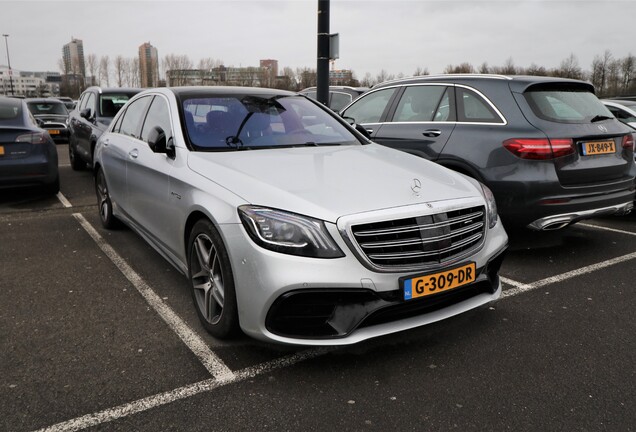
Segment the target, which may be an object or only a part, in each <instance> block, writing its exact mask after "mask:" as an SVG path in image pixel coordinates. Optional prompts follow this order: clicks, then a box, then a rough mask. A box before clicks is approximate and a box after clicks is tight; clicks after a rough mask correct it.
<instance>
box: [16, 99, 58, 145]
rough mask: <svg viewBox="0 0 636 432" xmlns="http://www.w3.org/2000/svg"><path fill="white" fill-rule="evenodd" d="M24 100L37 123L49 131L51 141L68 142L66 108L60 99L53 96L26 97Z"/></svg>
mask: <svg viewBox="0 0 636 432" xmlns="http://www.w3.org/2000/svg"><path fill="white" fill-rule="evenodd" d="M26 101H27V106H28V107H29V111H31V114H33V117H35V120H36V121H37V122H38V125H39V126H40V127H41V128H42V129H46V130H47V131H48V132H49V135H51V138H53V141H55V142H56V143H60V142H63V143H66V142H68V128H67V126H66V122H67V121H68V110H67V109H66V106H65V105H64V103H63V102H62V101H60V100H58V99H55V98H28V99H26Z"/></svg>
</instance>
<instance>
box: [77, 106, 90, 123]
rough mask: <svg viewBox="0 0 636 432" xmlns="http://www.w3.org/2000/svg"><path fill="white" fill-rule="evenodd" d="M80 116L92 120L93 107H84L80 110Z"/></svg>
mask: <svg viewBox="0 0 636 432" xmlns="http://www.w3.org/2000/svg"><path fill="white" fill-rule="evenodd" d="M80 117H82V118H85V119H86V120H90V119H91V109H90V108H84V109H83V110H81V111H80Z"/></svg>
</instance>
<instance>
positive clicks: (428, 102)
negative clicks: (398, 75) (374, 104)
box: [393, 85, 446, 122]
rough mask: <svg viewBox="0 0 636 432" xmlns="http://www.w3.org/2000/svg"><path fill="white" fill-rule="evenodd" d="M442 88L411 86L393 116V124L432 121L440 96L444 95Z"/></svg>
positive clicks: (444, 88)
mask: <svg viewBox="0 0 636 432" xmlns="http://www.w3.org/2000/svg"><path fill="white" fill-rule="evenodd" d="M445 90H446V87H444V86H428V85H427V86H411V87H408V88H407V89H406V90H405V91H404V94H403V95H402V98H401V99H400V102H399V103H398V106H397V109H396V111H395V116H393V121H394V122H421V121H432V120H433V116H434V115H435V114H436V112H437V109H438V107H439V106H440V101H441V99H442V96H443V95H444V94H445Z"/></svg>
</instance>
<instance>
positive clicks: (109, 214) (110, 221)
mask: <svg viewBox="0 0 636 432" xmlns="http://www.w3.org/2000/svg"><path fill="white" fill-rule="evenodd" d="M95 194H96V195H97V210H98V211H99V220H100V221H101V222H102V226H103V227H104V228H106V229H116V228H119V227H121V222H120V221H119V219H117V218H116V217H115V216H114V215H113V203H112V201H111V200H110V193H109V192H108V185H107V184H106V177H105V176H104V171H103V170H102V169H101V168H100V169H99V170H98V171H97V174H96V175H95Z"/></svg>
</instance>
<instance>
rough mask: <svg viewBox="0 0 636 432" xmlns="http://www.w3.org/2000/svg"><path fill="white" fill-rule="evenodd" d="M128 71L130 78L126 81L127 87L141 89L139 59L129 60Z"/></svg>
mask: <svg viewBox="0 0 636 432" xmlns="http://www.w3.org/2000/svg"><path fill="white" fill-rule="evenodd" d="M153 70H154V71H156V70H157V69H156V68H154V69H153ZM127 71H128V78H127V79H126V82H127V85H128V86H130V87H139V86H140V71H139V57H133V58H130V59H128V68H127ZM155 74H156V72H155Z"/></svg>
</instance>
